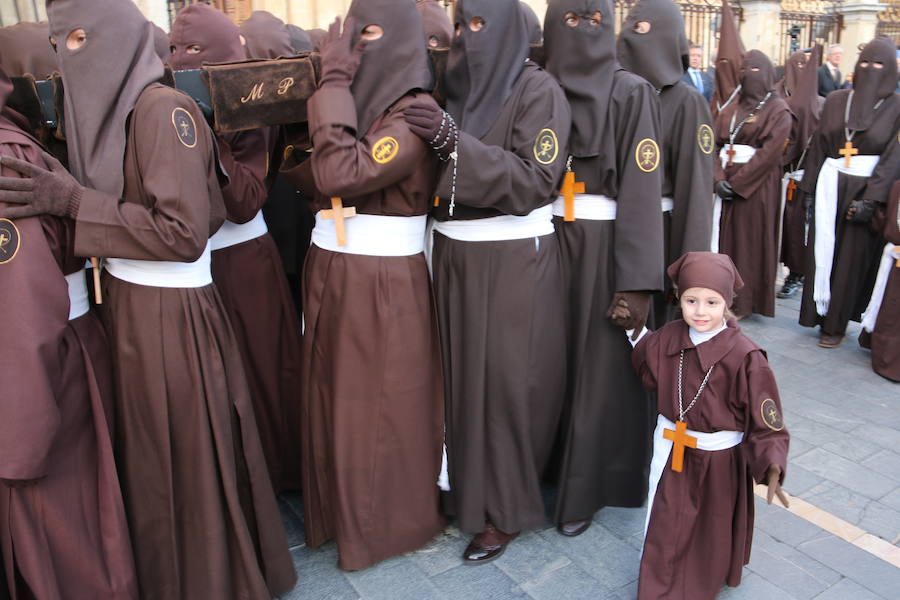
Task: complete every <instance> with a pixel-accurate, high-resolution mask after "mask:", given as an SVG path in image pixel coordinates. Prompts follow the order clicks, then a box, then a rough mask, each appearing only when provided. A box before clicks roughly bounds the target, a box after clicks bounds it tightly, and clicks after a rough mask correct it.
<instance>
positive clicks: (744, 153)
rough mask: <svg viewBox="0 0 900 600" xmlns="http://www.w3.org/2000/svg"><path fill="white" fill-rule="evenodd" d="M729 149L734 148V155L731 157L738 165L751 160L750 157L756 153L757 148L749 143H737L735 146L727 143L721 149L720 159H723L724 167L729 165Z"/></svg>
mask: <svg viewBox="0 0 900 600" xmlns="http://www.w3.org/2000/svg"><path fill="white" fill-rule="evenodd" d="M728 150H734V156H732V157H731V162H733V163H734V164H736V165H742V164H744V163H748V162H750V159H751V158H753V155H754V154H756V148H754V147H753V146H748V145H747V144H735V145H734V147H732V146H731V145H729V144H725V145H724V146H722V149H721V150H719V159H721V161H722V168H723V169H724V168H725V167H727V166H728Z"/></svg>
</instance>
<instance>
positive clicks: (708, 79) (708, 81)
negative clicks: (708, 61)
mask: <svg viewBox="0 0 900 600" xmlns="http://www.w3.org/2000/svg"><path fill="white" fill-rule="evenodd" d="M700 79H701V80H702V81H703V97H704V98H706V101H707V102H709V101H711V100H712V94H713V86H715V82H714V81H713V77H712V75H711V74H710V72H709V71H700ZM681 80H682V81H683V82H685V83H686V84H688V85H689V86H691V87H693V88H694V89H696V90H697V91H700V90H699V89H698V88H697V86H696V85H694V78H693V77H691V72H690V71H685V72H684V75H682V76H681Z"/></svg>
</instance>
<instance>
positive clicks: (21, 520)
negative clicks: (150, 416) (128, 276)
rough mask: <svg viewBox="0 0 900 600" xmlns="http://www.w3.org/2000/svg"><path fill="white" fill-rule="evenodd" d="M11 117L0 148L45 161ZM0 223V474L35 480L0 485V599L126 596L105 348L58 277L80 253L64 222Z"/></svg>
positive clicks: (133, 590) (124, 532)
mask: <svg viewBox="0 0 900 600" xmlns="http://www.w3.org/2000/svg"><path fill="white" fill-rule="evenodd" d="M7 117H9V118H7ZM15 121H16V116H15V115H14V114H11V113H10V112H7V111H4V114H3V116H0V154H2V155H3V156H11V157H14V158H18V159H20V160H27V161H28V162H31V163H33V164H37V165H40V166H42V167H44V166H45V165H44V163H43V159H42V156H41V148H40V146H39V145H38V143H37V141H36V140H34V139H33V138H32V137H31V136H29V135H27V134H25V133H24V132H23V131H21V130H20V129H19V126H20V124H17V123H16V122H15ZM2 174H3V176H5V177H13V176H17V175H16V174H15V172H14V171H11V170H9V169H6V168H4V169H3V173H2ZM5 225H6V226H7V227H14V228H15V231H16V232H17V233H18V236H17V239H10V238H11V236H8V235H7V236H6V240H5V241H6V243H5V244H3V245H0V263H2V264H0V305H2V306H3V312H4V324H5V335H6V337H7V339H8V340H11V341H12V343H8V344H4V345H3V347H2V348H0V364H2V368H0V389H2V390H3V394H2V397H0V478H2V479H20V480H21V479H39V481H38V482H37V483H36V484H35V485H33V486H31V487H27V488H18V489H17V488H11V487H7V486H6V485H4V484H3V483H0V522H2V523H3V526H0V557H2V559H0V597H3V598H7V597H9V598H13V599H16V598H32V597H35V598H40V599H42V600H43V599H48V600H49V599H61V598H109V599H122V600H126V599H129V600H131V599H136V598H137V580H136V578H135V573H134V562H133V558H132V554H131V540H130V539H129V537H128V525H127V522H126V520H125V510H124V506H123V502H122V494H121V491H120V489H119V479H118V475H117V474H116V465H115V460H114V457H113V448H112V441H111V439H110V421H109V420H110V419H112V414H111V413H110V412H109V409H110V406H111V404H112V396H113V391H112V379H111V371H112V369H111V364H110V359H109V348H108V346H107V343H106V337H105V335H104V333H103V329H102V328H101V326H100V322H99V321H98V320H97V317H96V316H95V315H93V314H92V313H86V314H84V315H82V316H80V317H78V318H76V319H74V320H72V321H69V320H68V316H69V295H68V288H67V285H66V281H65V279H64V278H63V276H64V275H66V274H69V273H78V272H82V273H83V272H84V259H78V258H75V257H73V256H72V254H71V243H72V240H71V237H72V233H73V230H72V227H71V226H70V225H71V223H70V222H67V221H63V220H62V219H57V218H55V217H39V218H37V217H36V218H30V219H19V220H16V221H14V222H10V221H5ZM4 232H5V233H8V230H4ZM7 585H12V587H7ZM7 594H8V595H7Z"/></svg>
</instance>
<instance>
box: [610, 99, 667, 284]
mask: <svg viewBox="0 0 900 600" xmlns="http://www.w3.org/2000/svg"><path fill="white" fill-rule="evenodd" d="M617 117H618V121H619V122H618V123H617V124H616V138H617V139H616V147H617V148H618V149H619V150H620V151H619V152H618V153H617V154H618V156H617V157H616V158H617V162H618V165H617V168H618V173H619V186H618V195H617V197H616V220H615V244H616V257H615V261H616V290H617V291H620V292H624V291H648V292H650V291H660V290H662V289H663V271H664V270H665V267H664V263H665V256H664V249H663V222H662V207H661V204H660V203H661V199H662V177H663V168H662V165H663V160H662V156H661V154H660V150H659V140H661V139H662V137H661V136H660V129H661V126H660V118H659V101H658V98H657V96H656V92H655V91H654V90H653V88H652V87H651V86H650V84H649V83H645V82H641V84H640V85H635V86H634V88H633V89H632V90H631V92H630V93H629V95H628V97H627V99H626V101H625V104H624V106H622V107H620V108H619V111H618V114H617ZM651 144H652V146H651ZM647 147H655V148H656V157H655V160H656V164H655V166H653V167H652V168H649V167H648V166H646V165H645V164H644V163H642V162H641V160H642V158H643V156H642V149H645V148H647Z"/></svg>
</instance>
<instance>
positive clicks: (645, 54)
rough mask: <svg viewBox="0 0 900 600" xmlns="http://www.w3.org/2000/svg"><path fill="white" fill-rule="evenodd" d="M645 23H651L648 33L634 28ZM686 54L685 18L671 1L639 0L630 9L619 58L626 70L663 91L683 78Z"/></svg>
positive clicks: (620, 35) (620, 38) (621, 40)
mask: <svg viewBox="0 0 900 600" xmlns="http://www.w3.org/2000/svg"><path fill="white" fill-rule="evenodd" d="M642 21H646V22H647V23H650V30H649V31H647V32H646V33H638V31H637V30H636V29H635V24H636V23H639V22H642ZM687 53H688V42H687V36H686V35H685V33H684V18H683V17H682V16H681V10H680V9H679V8H678V6H677V5H676V4H675V3H674V2H672V0H638V2H637V4H635V5H634V6H633V7H631V11H629V13H628V17H627V18H626V19H625V23H624V24H623V25H622V32H621V33H620V34H619V45H618V56H619V62H620V63H622V66H623V67H625V68H626V69H628V70H629V71H631V72H632V73H637V74H638V75H640V76H641V77H643V78H644V79H646V80H647V81H649V82H650V83H651V85H653V87H655V88H656V89H658V90H661V89H663V88H665V87H668V86H670V85H675V84H676V83H678V81H679V80H680V79H681V76H682V75H684V65H685V64H686V56H687Z"/></svg>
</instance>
